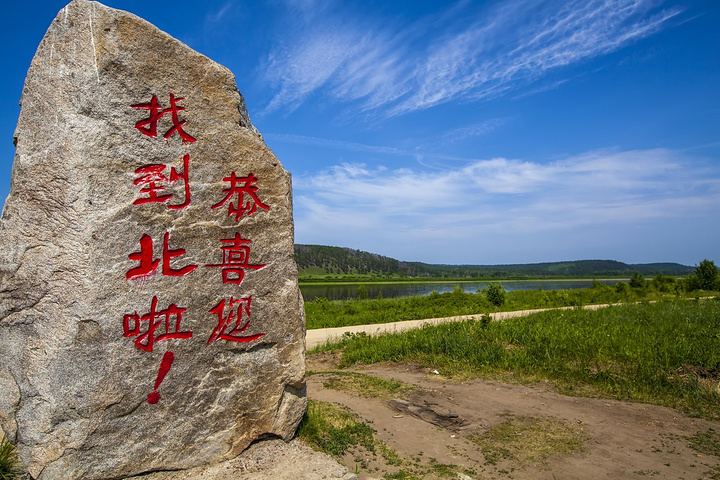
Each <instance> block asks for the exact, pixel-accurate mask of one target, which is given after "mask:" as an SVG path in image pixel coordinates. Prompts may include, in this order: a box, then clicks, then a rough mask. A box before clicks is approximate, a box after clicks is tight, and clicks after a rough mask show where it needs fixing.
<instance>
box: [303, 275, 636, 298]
mask: <svg viewBox="0 0 720 480" xmlns="http://www.w3.org/2000/svg"><path fill="white" fill-rule="evenodd" d="M593 281H598V282H600V283H602V284H605V285H614V284H616V283H617V282H621V281H627V279H624V278H614V279H602V280H593V279H565V280H557V279H552V280H504V281H498V280H483V281H469V280H437V279H436V280H432V281H423V282H410V281H409V282H388V283H384V282H367V283H363V282H355V283H324V284H318V283H309V284H303V283H300V291H301V292H302V295H303V298H304V300H305V301H306V302H307V301H311V300H314V299H315V298H318V297H324V298H327V299H328V300H348V299H356V298H358V291H359V287H360V285H363V286H364V287H365V290H366V291H367V296H368V298H377V297H378V296H381V297H383V298H402V297H414V296H423V295H430V294H431V293H432V292H433V291H436V292H437V293H445V292H452V291H453V290H454V289H455V287H456V286H459V287H460V288H461V289H462V290H463V292H465V293H475V292H477V291H478V290H482V289H484V288H487V286H488V285H489V284H491V283H501V284H502V286H503V288H504V289H505V290H507V291H508V292H512V291H514V290H573V289H577V288H588V287H591V286H592V285H593Z"/></svg>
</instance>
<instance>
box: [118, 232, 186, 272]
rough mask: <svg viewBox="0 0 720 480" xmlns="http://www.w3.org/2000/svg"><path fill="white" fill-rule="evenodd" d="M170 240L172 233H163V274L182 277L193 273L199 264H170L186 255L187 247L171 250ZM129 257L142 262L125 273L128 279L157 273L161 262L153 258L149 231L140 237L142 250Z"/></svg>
mask: <svg viewBox="0 0 720 480" xmlns="http://www.w3.org/2000/svg"><path fill="white" fill-rule="evenodd" d="M169 240H170V233H168V232H165V235H163V248H162V274H163V275H166V276H168V277H182V276H184V275H187V274H189V273H192V272H193V271H194V270H195V269H196V268H197V267H198V266H197V265H186V266H184V267H182V268H172V267H171V266H170V260H172V259H173V258H175V257H181V256H183V255H185V249H184V248H177V249H173V250H171V249H170V247H169V246H168V243H169ZM128 258H129V259H130V260H135V261H137V262H140V265H139V266H137V267H135V268H131V269H130V270H128V271H127V273H126V274H125V278H126V279H127V280H141V279H145V278H148V277H150V276H151V275H153V274H155V271H156V270H157V268H158V265H159V264H160V260H159V259H158V260H156V259H154V258H153V239H152V237H150V235H148V234H147V233H145V234H143V236H142V237H140V251H139V252H133V253H131V254H130V255H128Z"/></svg>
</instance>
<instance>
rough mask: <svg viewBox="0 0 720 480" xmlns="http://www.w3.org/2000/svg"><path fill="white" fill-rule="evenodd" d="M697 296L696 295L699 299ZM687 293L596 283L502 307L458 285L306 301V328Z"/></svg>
mask: <svg viewBox="0 0 720 480" xmlns="http://www.w3.org/2000/svg"><path fill="white" fill-rule="evenodd" d="M697 294H698V293H697V292H694V293H693V295H697ZM683 295H685V294H684V293H683V292H682V291H681V290H680V289H678V288H676V286H675V285H674V284H660V285H659V286H657V287H652V286H648V287H647V288H630V287H629V286H628V285H627V284H626V283H622V282H621V283H619V284H616V285H614V286H612V287H611V286H608V285H602V284H599V283H597V284H596V285H595V286H594V287H592V288H580V289H575V290H548V291H542V290H515V291H512V292H507V293H505V296H504V301H503V303H502V304H501V305H496V304H494V303H492V302H491V301H490V300H489V299H488V292H487V291H481V292H478V293H474V294H473V293H464V292H463V291H462V289H460V288H459V287H458V288H456V289H455V291H453V292H448V293H442V294H439V293H433V294H431V295H427V296H419V297H405V298H385V299H366V300H342V301H328V300H327V299H324V298H318V299H315V300H313V301H310V302H306V303H305V314H306V316H307V328H308V329H314V328H331V327H344V326H350V325H372V324H377V323H389V322H398V321H403V320H420V319H424V318H437V317H453V316H458V315H473V314H481V313H489V312H496V311H513V310H527V309H535V308H550V307H567V306H580V305H590V304H604V303H620V302H623V303H628V302H637V301H646V300H660V299H665V298H680V297H682V296H683Z"/></svg>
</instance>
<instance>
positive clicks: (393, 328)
mask: <svg viewBox="0 0 720 480" xmlns="http://www.w3.org/2000/svg"><path fill="white" fill-rule="evenodd" d="M609 306H610V305H608V304H604V305H585V306H584V307H583V308H585V309H588V310H597V309H599V308H605V307H609ZM571 308H577V307H558V308H537V309H534V310H518V311H515V312H495V313H491V314H489V315H490V316H491V317H492V319H493V321H500V320H505V319H507V318H515V317H524V316H527V315H530V314H532V313H538V312H546V311H548V310H568V309H571ZM483 315H485V314H477V315H458V316H456V317H443V318H426V319H424V320H406V321H403V322H392V323H378V324H375V325H355V326H352V327H337V328H318V329H314V330H308V331H307V335H306V336H305V345H306V347H307V349H308V350H310V349H311V348H314V347H317V346H318V345H322V344H323V343H325V342H327V341H328V340H332V339H337V338H340V337H342V336H343V335H344V334H346V333H360V332H364V333H366V334H367V335H379V334H381V333H387V332H390V333H394V332H403V331H405V330H410V329H413V328H422V327H423V326H424V325H438V324H440V323H448V322H459V321H462V320H468V319H472V320H479V319H480V318H481V317H482V316H483Z"/></svg>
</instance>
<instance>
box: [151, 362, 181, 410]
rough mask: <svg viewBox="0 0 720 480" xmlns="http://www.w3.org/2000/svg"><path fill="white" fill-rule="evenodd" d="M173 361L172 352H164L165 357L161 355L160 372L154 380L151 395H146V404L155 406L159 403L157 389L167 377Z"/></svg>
mask: <svg viewBox="0 0 720 480" xmlns="http://www.w3.org/2000/svg"><path fill="white" fill-rule="evenodd" d="M173 360H175V354H174V353H173V352H165V355H163V358H162V360H161V361H160V371H159V372H158V375H157V380H155V388H154V389H153V391H152V393H151V394H149V395H148V403H150V404H156V403H157V402H159V401H160V392H158V388H160V384H161V383H162V381H163V379H164V378H165V375H167V373H168V372H169V371H170V367H171V366H172V364H173Z"/></svg>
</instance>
